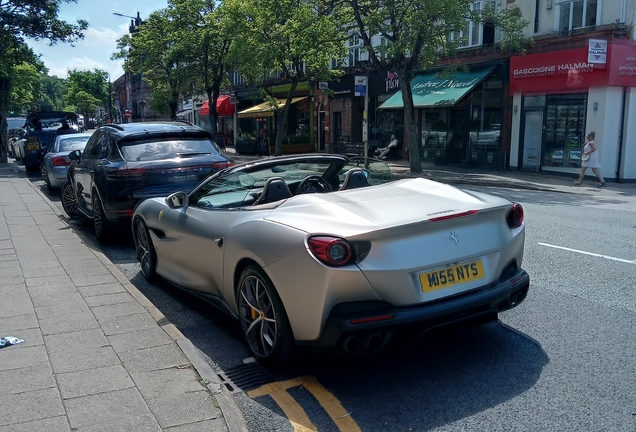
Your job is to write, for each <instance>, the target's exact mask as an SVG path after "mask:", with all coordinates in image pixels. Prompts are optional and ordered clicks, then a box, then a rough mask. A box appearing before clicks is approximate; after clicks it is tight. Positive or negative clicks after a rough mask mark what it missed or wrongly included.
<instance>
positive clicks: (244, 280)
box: [237, 266, 293, 364]
mask: <svg viewBox="0 0 636 432" xmlns="http://www.w3.org/2000/svg"><path fill="white" fill-rule="evenodd" d="M237 297H238V298H237V305H238V314H239V319H240V321H241V329H242V330H243V335H244V336H245V339H246V340H247V343H248V345H249V347H250V349H251V350H252V353H254V355H255V356H256V358H257V359H258V360H260V361H262V362H264V363H268V364H277V363H283V362H285V361H286V360H288V359H289V358H290V357H291V351H292V346H293V337H292V333H291V327H290V325H289V319H288V318H287V314H286V313H285V308H284V307H283V303H282V301H281V300H280V297H279V296H278V293H277V292H276V290H275V289H274V286H273V285H272V283H271V282H270V280H269V278H268V277H267V276H266V275H265V274H264V272H263V271H262V270H261V269H260V268H258V267H256V266H248V267H247V268H245V270H243V273H242V274H241V278H240V283H239V288H238V292H237Z"/></svg>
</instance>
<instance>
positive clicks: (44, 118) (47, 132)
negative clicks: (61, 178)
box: [14, 111, 78, 171]
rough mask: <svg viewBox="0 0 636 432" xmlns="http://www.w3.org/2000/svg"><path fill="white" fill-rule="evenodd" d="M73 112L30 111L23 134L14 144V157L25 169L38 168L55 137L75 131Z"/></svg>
mask: <svg viewBox="0 0 636 432" xmlns="http://www.w3.org/2000/svg"><path fill="white" fill-rule="evenodd" d="M74 124H76V116H75V113H72V112H63V111H51V112H37V113H31V114H29V115H28V116H27V118H26V125H25V128H24V129H25V131H26V133H25V136H24V137H23V138H22V139H20V140H19V141H17V142H16V143H15V145H14V153H15V155H14V157H15V159H16V160H17V161H18V162H20V163H22V164H24V167H25V169H26V170H27V171H37V170H39V169H40V164H41V163H42V158H43V157H44V155H45V154H46V152H47V151H48V147H49V146H51V145H53V142H54V141H55V137H56V136H58V135H63V134H70V133H77V132H78V131H77V129H74V128H73V125H74Z"/></svg>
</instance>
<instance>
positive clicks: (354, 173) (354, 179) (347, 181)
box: [339, 168, 369, 190]
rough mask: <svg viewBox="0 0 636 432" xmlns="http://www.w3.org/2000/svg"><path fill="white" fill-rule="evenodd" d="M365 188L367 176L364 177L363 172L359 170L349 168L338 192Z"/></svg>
mask: <svg viewBox="0 0 636 432" xmlns="http://www.w3.org/2000/svg"><path fill="white" fill-rule="evenodd" d="M365 186H369V182H368V181H367V176H366V175H364V171H362V169H360V168H351V169H350V170H349V171H347V173H346V174H345V178H344V181H343V182H342V186H340V189H339V190H349V189H356V188H360V187H365Z"/></svg>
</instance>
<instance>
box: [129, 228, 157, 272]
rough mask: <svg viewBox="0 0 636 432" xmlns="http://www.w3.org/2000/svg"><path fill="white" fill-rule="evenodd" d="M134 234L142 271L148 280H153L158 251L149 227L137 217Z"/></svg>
mask: <svg viewBox="0 0 636 432" xmlns="http://www.w3.org/2000/svg"><path fill="white" fill-rule="evenodd" d="M134 234H135V235H134V239H135V250H136V251H137V260H139V264H140V265H141V273H142V274H143V275H144V278H145V279H146V280H152V279H153V278H154V277H155V276H156V274H157V273H156V269H157V253H156V252H155V247H154V245H153V244H152V239H151V238H150V233H149V232H148V227H147V226H146V224H145V223H144V221H142V220H141V219H135V231H134Z"/></svg>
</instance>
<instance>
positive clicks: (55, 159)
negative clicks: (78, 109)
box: [40, 133, 92, 190]
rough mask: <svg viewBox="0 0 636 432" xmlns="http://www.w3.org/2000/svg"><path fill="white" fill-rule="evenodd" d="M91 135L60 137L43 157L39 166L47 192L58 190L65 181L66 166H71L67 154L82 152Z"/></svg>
mask: <svg viewBox="0 0 636 432" xmlns="http://www.w3.org/2000/svg"><path fill="white" fill-rule="evenodd" d="M91 135H92V134H91V133H76V134H67V135H60V136H58V137H56V138H55V143H53V147H52V148H51V150H50V151H48V152H47V153H46V155H44V158H43V160H42V163H41V165H40V172H41V173H42V178H43V179H44V182H45V183H46V186H47V188H48V189H49V190H53V189H59V188H60V187H61V186H62V185H63V184H64V183H65V182H66V180H67V172H68V166H69V165H70V164H71V159H70V158H69V157H68V155H69V153H70V152H72V151H75V150H78V151H80V152H81V151H83V150H84V147H86V143H87V142H88V140H89V138H90V137H91Z"/></svg>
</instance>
